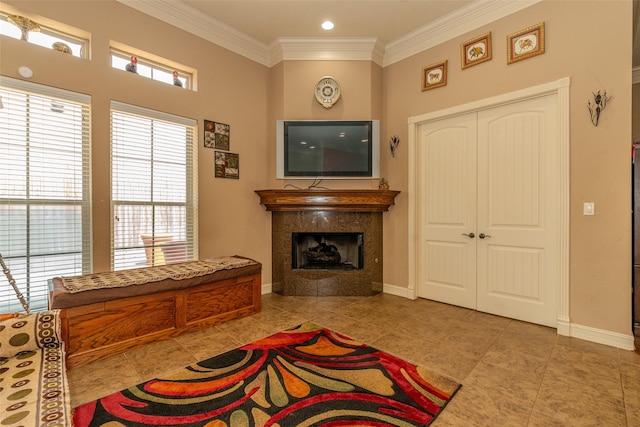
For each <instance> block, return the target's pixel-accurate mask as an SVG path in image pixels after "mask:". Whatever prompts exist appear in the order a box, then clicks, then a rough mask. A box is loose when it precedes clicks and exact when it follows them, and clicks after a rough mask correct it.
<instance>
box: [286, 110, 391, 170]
mask: <svg viewBox="0 0 640 427" xmlns="http://www.w3.org/2000/svg"><path fill="white" fill-rule="evenodd" d="M276 129H277V131H276V143H277V155H278V159H277V163H278V178H378V177H379V176H378V175H379V145H380V143H379V140H380V139H379V134H380V130H379V121H377V120H326V121H318V120H298V121H284V120H279V121H278V122H277V126H276Z"/></svg>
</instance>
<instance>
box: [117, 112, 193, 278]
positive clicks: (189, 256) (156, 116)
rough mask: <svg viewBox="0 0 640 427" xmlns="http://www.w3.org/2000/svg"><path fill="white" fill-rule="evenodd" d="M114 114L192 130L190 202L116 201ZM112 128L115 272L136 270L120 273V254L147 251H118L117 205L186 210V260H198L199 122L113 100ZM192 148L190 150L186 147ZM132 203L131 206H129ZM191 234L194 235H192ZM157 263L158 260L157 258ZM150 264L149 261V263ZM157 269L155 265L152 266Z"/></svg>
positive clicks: (188, 158) (188, 174)
mask: <svg viewBox="0 0 640 427" xmlns="http://www.w3.org/2000/svg"><path fill="white" fill-rule="evenodd" d="M114 112H116V113H119V114H125V115H130V116H134V117H135V116H138V117H140V118H142V119H145V120H151V121H159V122H165V123H169V124H172V125H180V126H185V128H187V129H188V132H187V133H188V135H190V137H191V140H190V141H188V143H189V145H190V152H186V153H185V167H186V171H185V174H186V177H185V180H186V182H185V187H186V201H185V202H184V203H176V202H175V201H174V202H167V201H153V200H151V201H149V200H135V201H131V200H114V188H115V186H114V178H113V177H114V171H113V168H114V142H113V133H114V130H113V126H114V122H113V120H114ZM109 116H110V123H111V124H110V127H111V136H110V159H109V160H110V163H109V165H110V177H111V185H110V191H111V197H110V213H111V224H110V225H111V227H110V258H111V259H110V265H111V270H112V271H117V270H124V269H127V268H136V267H135V266H133V267H127V268H118V269H116V250H123V249H124V250H126V249H135V248H138V249H140V248H146V246H145V245H144V244H143V245H142V246H133V247H122V248H116V247H115V240H116V227H115V221H116V215H117V214H116V206H117V205H129V206H132V205H135V206H151V207H155V206H167V207H171V206H185V217H186V218H187V221H188V223H187V224H186V225H185V234H186V236H185V239H186V241H185V245H186V260H187V261H191V260H195V259H197V258H198V214H197V211H198V210H197V206H198V181H197V177H198V144H197V141H198V122H197V120H195V119H190V118H186V117H181V116H177V115H173V114H169V113H164V112H160V111H156V110H152V109H148V108H144V107H139V106H135V105H131V104H126V103H123V102H120V101H115V100H112V101H111V104H110V113H109ZM186 147H188V146H186ZM150 185H153V180H152V181H151V182H150ZM127 202H129V203H127ZM153 233H154V234H159V233H161V232H160V231H157V230H155V228H154V230H153ZM189 234H190V235H189ZM155 247H156V246H155V245H152V249H153V250H155ZM154 259H155V257H154ZM147 261H148V260H147ZM152 265H155V264H152Z"/></svg>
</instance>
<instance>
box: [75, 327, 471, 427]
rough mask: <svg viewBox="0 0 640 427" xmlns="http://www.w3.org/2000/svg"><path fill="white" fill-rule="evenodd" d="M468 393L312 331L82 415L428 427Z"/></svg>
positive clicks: (100, 421) (282, 335) (176, 375)
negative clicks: (456, 396) (457, 396)
mask: <svg viewBox="0 0 640 427" xmlns="http://www.w3.org/2000/svg"><path fill="white" fill-rule="evenodd" d="M459 388H460V384H458V383H457V382H455V381H453V380H451V379H449V378H446V377H444V376H441V375H438V374H436V373H433V372H430V371H428V370H426V369H423V368H421V367H419V366H416V365H414V364H411V363H409V362H406V361H404V360H402V359H399V358H397V357H395V356H392V355H390V354H388V353H385V352H382V351H380V350H376V349H375V348H372V347H369V346H367V345H365V344H363V343H361V342H358V341H355V340H353V339H351V338H348V337H346V336H343V335H341V334H338V333H336V332H333V331H331V330H328V329H325V328H322V327H320V326H318V325H315V324H313V323H304V324H302V325H300V326H298V327H296V328H292V329H289V330H286V331H283V332H279V333H277V334H275V335H272V336H270V337H267V338H264V339H261V340H258V341H255V342H253V343H251V344H247V345H244V346H242V347H240V348H237V349H235V350H231V351H228V352H226V353H223V354H221V355H219V356H215V357H212V358H210V359H207V360H204V361H202V362H199V363H197V364H194V365H191V366H188V367H186V368H184V369H181V370H179V371H176V372H173V373H171V374H169V375H166V376H163V377H161V378H156V379H154V380H151V381H147V382H144V383H142V384H138V385H137V386H135V387H131V388H128V389H126V390H123V391H120V392H118V393H114V394H112V395H110V396H106V397H103V398H102V399H99V400H97V401H94V402H90V403H87V404H85V405H82V406H80V407H78V408H76V409H75V412H74V425H75V426H76V427H84V426H96V427H97V426H110V427H111V426H113V427H116V426H127V427H135V426H150V425H153V426H201V427H224V426H283V427H286V426H423V425H429V424H430V423H431V422H432V421H433V420H434V419H435V418H436V416H437V415H438V414H439V413H440V412H441V411H442V410H443V409H444V407H445V405H446V404H447V403H448V402H449V400H450V399H451V398H453V396H454V394H455V393H456V392H457V391H458V389H459Z"/></svg>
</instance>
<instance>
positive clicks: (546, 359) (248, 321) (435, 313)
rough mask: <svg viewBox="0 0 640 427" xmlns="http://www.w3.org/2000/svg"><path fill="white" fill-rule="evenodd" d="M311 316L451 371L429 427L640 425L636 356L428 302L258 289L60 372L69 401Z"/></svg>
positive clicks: (639, 371)
mask: <svg viewBox="0 0 640 427" xmlns="http://www.w3.org/2000/svg"><path fill="white" fill-rule="evenodd" d="M307 320H311V321H313V322H315V323H317V324H319V325H322V326H324V327H328V328H330V329H333V330H335V331H338V332H341V333H343V334H345V335H348V336H351V337H353V338H356V339H359V340H360V341H363V342H366V343H367V344H370V345H372V346H373V347H376V348H378V349H380V350H384V351H387V352H389V353H392V354H395V355H397V356H399V357H402V358H404V359H407V360H409V361H412V362H414V363H417V364H419V365H422V366H424V367H426V368H429V369H431V370H434V371H437V372H440V373H442V374H444V375H447V376H449V377H452V378H454V379H456V380H458V381H459V382H461V383H462V384H463V387H462V389H461V390H460V391H459V392H458V394H457V395H456V396H455V397H454V399H453V400H452V401H451V402H450V403H449V405H448V406H447V408H446V409H445V410H444V412H443V413H442V414H441V415H440V416H439V417H438V418H437V419H436V421H435V422H434V423H433V424H432V426H434V427H442V426H465V427H467V426H492V427H494V426H500V427H502V426H516V427H518V426H598V427H616V426H628V427H631V426H640V355H639V354H637V353H634V352H631V351H625V350H620V349H616V348H613V347H608V346H604V345H599V344H594V343H591V342H588V341H582V340H579V339H573V338H567V337H562V336H558V335H557V334H556V331H555V329H551V328H547V327H543V326H537V325H532V324H528V323H524V322H520V321H516V320H511V319H505V318H502V317H497V316H492V315H488V314H483V313H479V312H476V311H472V310H468V309H464V308H460V307H453V306H450V305H446V304H441V303H436V302H433V301H428V300H423V299H418V300H415V301H412V300H409V299H406V298H402V297H396V296H392V295H387V294H381V295H377V296H374V297H283V296H279V295H277V294H267V295H263V308H262V311H261V312H260V313H258V314H256V315H254V316H251V317H246V318H242V319H238V320H234V321H231V322H228V323H224V324H221V325H218V326H215V327H212V328H209V329H207V330H202V331H199V332H195V333H192V334H189V335H184V336H181V337H178V338H175V339H171V340H167V341H163V342H158V343H155V344H151V345H148V346H146V347H143V348H140V349H137V350H132V351H129V352H126V353H124V354H121V355H117V356H113V357H111V358H109V359H105V360H101V361H98V362H94V363H92V364H89V365H85V366H81V367H76V368H73V369H71V370H69V380H70V389H71V399H72V402H71V403H72V406H73V407H76V406H78V405H80V404H83V403H85V402H88V401H91V400H94V399H97V398H99V397H101V396H105V395H107V394H110V393H113V392H116V391H118V390H122V389H124V388H127V387H129V386H132V385H135V384H138V383H140V382H142V381H144V380H148V379H152V378H155V377H157V376H159V375H161V374H164V373H168V372H171V371H173V370H176V369H178V368H181V367H184V366H187V365H189V364H192V363H194V362H197V361H199V360H203V359H206V358H209V357H211V356H214V355H216V354H218V353H222V352H224V351H227V350H231V349H233V348H235V347H237V346H239V345H241V344H245V343H248V342H251V341H254V340H256V339H258V338H262V337H265V336H267V335H271V334H273V333H276V332H278V331H281V330H283V329H286V328H289V327H292V326H295V325H298V324H300V323H303V322H305V321H307Z"/></svg>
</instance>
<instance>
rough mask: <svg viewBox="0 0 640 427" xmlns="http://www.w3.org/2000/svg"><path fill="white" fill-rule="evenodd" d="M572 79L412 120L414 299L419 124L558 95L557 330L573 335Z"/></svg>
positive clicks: (411, 269) (411, 259)
mask: <svg viewBox="0 0 640 427" xmlns="http://www.w3.org/2000/svg"><path fill="white" fill-rule="evenodd" d="M570 83H571V82H570V78H569V77H565V78H562V79H559V80H556V81H553V82H549V83H544V84H541V85H538V86H533V87H529V88H525V89H521V90H517V91H514V92H510V93H506V94H502V95H498V96H494V97H491V98H487V99H482V100H479V101H473V102H470V103H467V104H462V105H458V106H455V107H451V108H446V109H443V110H439V111H434V112H431V113H426V114H422V115H419V116H413V117H409V119H408V125H409V192H408V198H409V239H408V245H409V248H408V250H409V292H408V293H409V294H410V295H411V296H412V298H414V299H415V298H417V296H418V295H417V292H418V287H417V280H418V270H419V264H418V261H419V260H418V259H417V244H418V242H417V236H418V234H419V233H418V231H419V230H418V227H419V224H418V223H417V222H416V221H417V213H418V212H417V209H418V202H417V200H416V189H417V188H418V182H417V178H418V174H417V173H416V171H417V170H418V161H419V158H418V156H417V153H416V150H417V149H416V143H417V140H418V138H417V129H418V126H419V125H420V124H423V123H426V122H430V121H434V120H440V119H443V118H446V117H452V116H456V115H460V114H466V113H469V112H473V111H480V110H484V109H487V108H493V107H496V106H499V105H504V104H509V103H512V102H518V101H521V100H525V99H530V98H535V97H538V96H543V95H548V94H556V96H557V102H558V110H557V111H558V117H557V120H558V135H557V140H558V147H557V151H556V155H557V156H558V162H557V164H558V168H559V171H558V176H559V177H560V182H559V183H558V193H557V200H556V202H557V206H558V215H559V218H558V230H559V232H558V250H559V256H560V260H559V269H558V270H559V271H558V276H559V277H558V280H557V281H558V284H559V286H558V295H557V301H558V325H557V330H558V334H560V335H567V336H568V335H570V319H569V86H570Z"/></svg>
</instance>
